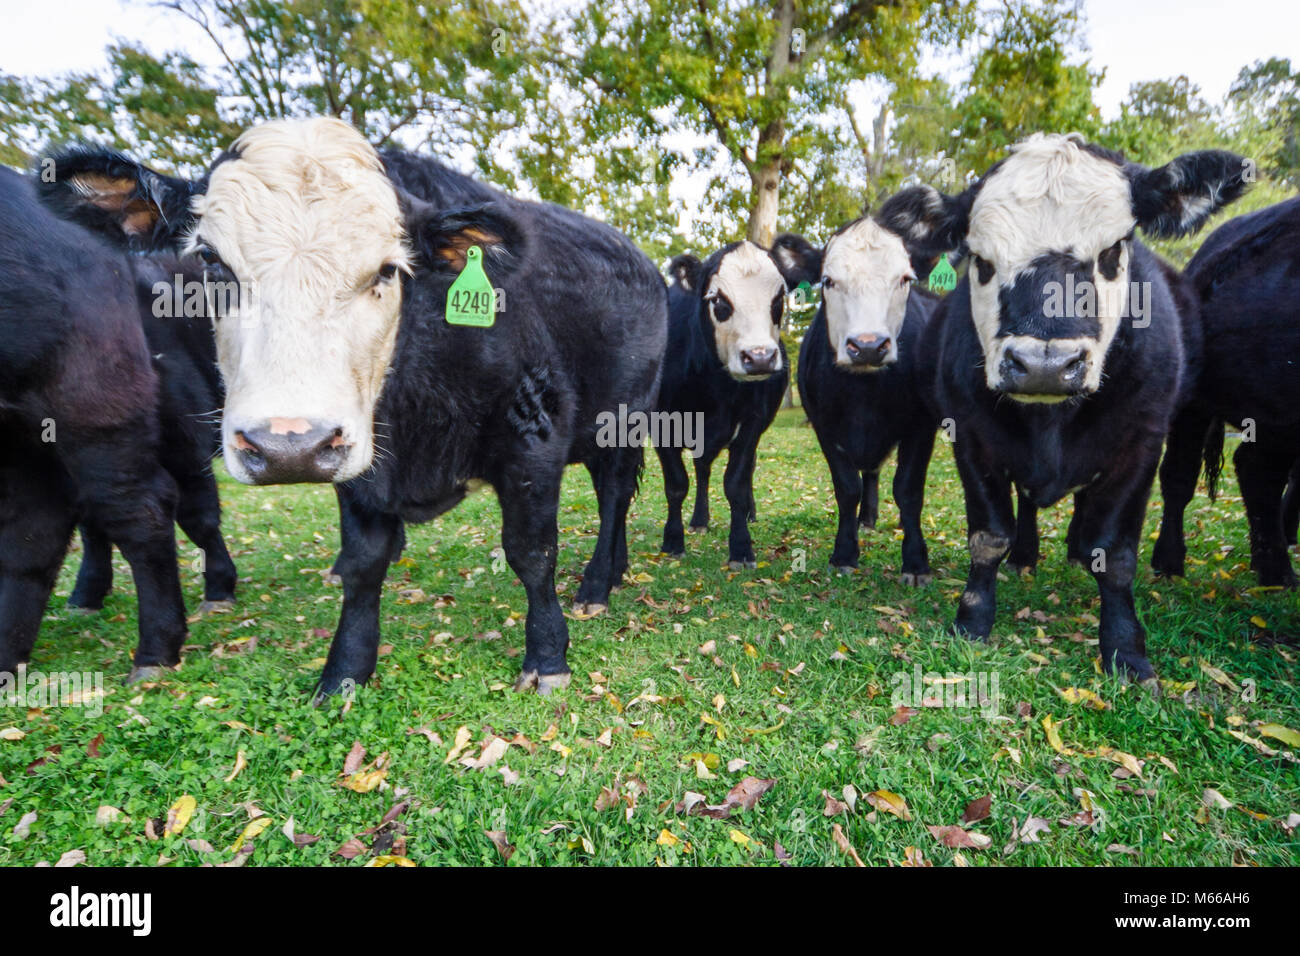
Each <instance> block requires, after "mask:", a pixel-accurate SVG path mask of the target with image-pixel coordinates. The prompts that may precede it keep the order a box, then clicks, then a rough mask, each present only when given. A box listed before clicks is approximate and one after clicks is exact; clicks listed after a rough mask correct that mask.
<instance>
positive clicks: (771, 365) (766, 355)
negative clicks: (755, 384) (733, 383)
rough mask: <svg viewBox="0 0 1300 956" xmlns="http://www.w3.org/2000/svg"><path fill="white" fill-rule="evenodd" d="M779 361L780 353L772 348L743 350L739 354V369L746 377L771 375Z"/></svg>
mask: <svg viewBox="0 0 1300 956" xmlns="http://www.w3.org/2000/svg"><path fill="white" fill-rule="evenodd" d="M780 361H781V353H780V352H778V351H777V350H776V349H772V348H757V349H744V350H743V351H742V352H741V353H740V367H741V368H743V369H744V370H745V374H746V375H771V374H772V373H773V372H775V371H776V370H777V368H778V366H779V363H780Z"/></svg>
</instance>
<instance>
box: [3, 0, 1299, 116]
mask: <svg viewBox="0 0 1300 956" xmlns="http://www.w3.org/2000/svg"><path fill="white" fill-rule="evenodd" d="M1085 10H1086V12H1087V19H1088V39H1089V42H1090V44H1091V46H1092V62H1093V64H1094V66H1103V67H1105V68H1106V79H1105V82H1104V83H1103V84H1102V87H1101V89H1100V91H1099V92H1098V94H1097V99H1098V104H1099V105H1100V106H1101V109H1102V112H1103V113H1104V114H1105V115H1107V116H1112V115H1114V113H1115V112H1116V110H1117V109H1118V106H1119V103H1120V101H1121V100H1122V99H1123V98H1124V96H1125V94H1126V93H1127V92H1128V87H1129V84H1130V83H1133V82H1135V81H1137V80H1149V79H1157V78H1163V77H1171V76H1177V75H1179V74H1180V73H1186V74H1187V75H1188V76H1189V77H1191V79H1192V81H1193V82H1195V83H1196V84H1197V85H1199V86H1200V87H1201V89H1202V90H1203V91H1204V93H1205V96H1206V98H1207V99H1209V100H1210V101H1211V102H1216V101H1218V100H1219V99H1221V98H1222V97H1223V95H1224V94H1225V93H1226V92H1227V90H1228V86H1229V85H1230V84H1231V82H1232V80H1233V78H1234V77H1235V76H1236V74H1237V71H1238V70H1239V69H1240V68H1241V67H1242V66H1243V65H1245V64H1247V63H1250V62H1253V61H1254V60H1258V59H1265V58H1267V57H1269V56H1284V57H1290V58H1291V61H1292V62H1293V63H1300V3H1297V2H1296V0H1243V2H1238V3H1236V4H1230V3H1228V4H1226V3H1224V2H1222V0H1086V2H1085ZM0 25H2V28H0V73H17V74H27V75H32V74H49V73H59V72H64V71H67V70H86V69H93V68H96V67H100V66H102V65H103V64H104V62H105V59H104V47H105V46H106V45H107V44H108V43H109V42H110V41H111V40H112V39H113V38H114V37H122V38H125V39H131V40H139V41H142V42H143V43H144V45H145V46H146V47H148V48H150V49H152V50H154V51H155V52H161V51H163V50H168V49H176V48H183V49H185V50H187V51H188V52H189V53H190V55H191V56H193V57H194V58H195V59H197V60H199V61H200V62H203V63H211V62H213V61H214V59H215V57H214V54H213V53H212V52H211V49H210V46H209V45H208V43H207V40H206V38H205V37H204V36H203V34H202V33H201V32H200V31H199V30H198V28H197V27H194V26H192V25H190V24H189V23H188V21H186V20H184V19H183V18H181V17H180V16H178V15H176V14H170V13H161V12H160V11H157V10H155V9H153V8H151V7H150V6H149V5H148V4H147V3H143V2H122V0H44V2H41V0H37V2H32V0H0Z"/></svg>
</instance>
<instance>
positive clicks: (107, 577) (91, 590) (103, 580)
mask: <svg viewBox="0 0 1300 956" xmlns="http://www.w3.org/2000/svg"><path fill="white" fill-rule="evenodd" d="M80 530H81V567H80V568H78V569H77V583H76V586H75V587H73V589H72V594H71V595H70V596H69V597H68V607H72V608H79V609H81V610H83V611H98V610H99V609H100V608H102V607H103V606H104V598H106V597H107V596H108V592H109V591H111V590H112V589H113V542H111V541H109V540H108V535H106V534H104V532H103V531H101V530H100V529H99V528H97V527H95V526H94V525H92V524H82V526H81V529H80Z"/></svg>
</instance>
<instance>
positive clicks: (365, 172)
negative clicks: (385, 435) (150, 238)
mask: <svg viewBox="0 0 1300 956" xmlns="http://www.w3.org/2000/svg"><path fill="white" fill-rule="evenodd" d="M233 151H234V153H235V154H236V157H235V158H232V159H228V160H226V161H224V162H221V163H219V164H218V165H217V166H216V167H215V168H214V169H213V171H212V175H211V180H210V182H209V184H208V189H207V192H206V194H204V195H201V196H197V197H195V199H194V200H193V212H194V214H195V215H196V216H197V220H196V223H195V225H194V227H193V229H192V230H191V233H190V238H189V242H188V247H189V249H190V250H192V251H195V252H197V253H199V254H200V255H201V256H203V257H204V258H205V259H206V260H208V261H209V263H210V273H211V271H214V270H215V271H216V272H217V273H218V274H219V275H222V276H224V275H225V274H226V273H227V272H228V273H229V274H231V275H233V277H234V278H235V279H236V280H238V282H239V283H241V287H242V288H244V289H245V290H246V293H251V294H245V295H244V296H243V298H242V299H241V304H240V308H239V309H238V310H237V311H235V312H234V313H233V314H227V315H225V316H223V317H222V318H220V319H219V320H218V321H217V322H216V323H215V328H216V340H217V355H218V361H219V363H220V366H221V373H222V376H223V377H224V379H225V384H226V407H225V413H224V416H223V423H222V438H223V443H224V452H225V459H226V465H227V467H228V468H229V470H230V472H231V474H233V475H234V476H235V477H236V478H238V479H239V480H240V481H244V482H259V483H274V482H280V481H346V480H348V479H350V478H354V477H356V476H357V475H359V474H361V473H362V472H364V471H365V470H366V469H367V468H369V467H370V464H371V460H372V458H373V456H374V436H373V429H372V421H373V415H374V410H375V403H376V401H377V399H378V397H379V392H380V388H381V387H382V385H383V381H384V375H385V373H386V371H387V369H388V365H389V362H390V360H391V358H392V354H393V346H394V341H395V338H396V335H397V327H398V319H399V316H400V312H401V304H402V289H401V283H400V275H399V273H400V272H401V271H403V270H406V269H407V268H408V267H407V252H406V249H405V247H404V243H403V219H402V214H401V211H400V209H399V205H398V200H397V194H396V191H395V190H394V188H393V186H392V185H391V183H390V182H389V180H388V177H387V176H386V175H385V174H384V170H383V166H382V165H381V163H380V160H379V156H378V154H376V152H375V151H374V149H372V148H371V146H370V145H369V144H368V143H367V142H366V141H365V140H364V139H363V138H362V137H361V136H360V135H359V134H358V133H357V132H356V131H355V130H354V129H352V127H350V126H348V125H347V124H345V123H343V122H341V121H339V120H334V119H313V120H299V121H281V122H274V123H266V124H264V125H262V126H257V127H254V128H253V129H250V130H249V131H248V132H246V133H244V134H243V135H242V136H241V137H240V138H239V139H238V140H236V141H235V144H234V147H233Z"/></svg>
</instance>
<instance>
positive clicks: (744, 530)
mask: <svg viewBox="0 0 1300 956" xmlns="http://www.w3.org/2000/svg"><path fill="white" fill-rule="evenodd" d="M758 439H759V434H758V433H756V432H749V431H742V432H741V433H740V435H739V436H737V438H736V440H735V441H733V442H732V443H731V450H730V451H729V452H728V453H727V468H726V471H724V472H723V473H722V488H723V490H724V491H725V492H726V494H727V504H728V505H729V506H730V508H731V533H730V534H729V535H728V536H727V558H728V561H729V563H730V564H731V567H732V568H733V569H735V570H739V569H740V568H754V567H757V566H758V561H757V559H756V558H755V557H754V543H753V541H752V540H751V538H750V536H749V509H750V502H751V501H752V500H753V497H754V485H753V481H754V458H755V456H756V455H757V453H758Z"/></svg>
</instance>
